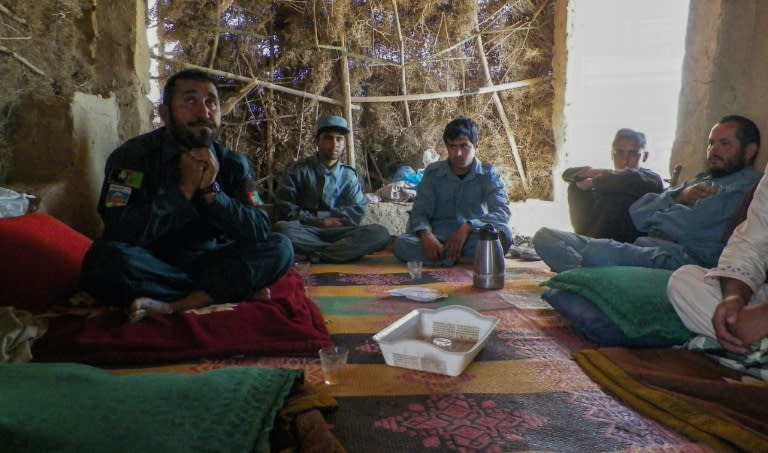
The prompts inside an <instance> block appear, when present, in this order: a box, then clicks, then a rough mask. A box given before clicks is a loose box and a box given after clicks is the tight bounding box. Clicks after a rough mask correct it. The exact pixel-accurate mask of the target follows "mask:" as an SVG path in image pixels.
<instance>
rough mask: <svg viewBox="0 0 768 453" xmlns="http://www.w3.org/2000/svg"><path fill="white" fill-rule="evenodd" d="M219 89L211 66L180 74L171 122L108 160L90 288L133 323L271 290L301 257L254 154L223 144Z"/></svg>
mask: <svg viewBox="0 0 768 453" xmlns="http://www.w3.org/2000/svg"><path fill="white" fill-rule="evenodd" d="M219 107H220V106H219V95H218V90H217V88H216V85H215V84H214V81H213V80H212V79H211V78H210V77H209V76H208V75H207V74H205V73H204V72H201V71H195V70H185V71H182V72H179V73H177V74H175V75H173V76H172V77H171V78H170V79H169V80H168V82H167V84H166V86H165V89H164V91H163V103H162V105H160V109H159V113H160V116H161V118H162V119H163V122H164V123H165V127H161V128H159V129H157V130H155V131H153V132H150V133H147V134H144V135H141V136H139V137H136V138H134V139H132V140H129V141H128V142H126V143H125V144H123V145H122V146H120V147H119V148H118V149H116V150H115V151H114V152H113V153H112V154H111V155H110V156H109V159H108V160H107V165H106V170H105V175H104V183H103V186H102V189H101V196H100V198H99V205H98V211H99V214H100V215H101V217H102V219H103V221H104V234H103V237H102V239H101V240H97V241H95V242H94V244H93V246H92V247H91V248H90V250H89V251H88V253H87V254H86V256H85V259H84V261H83V268H82V274H81V283H80V284H81V287H82V289H83V290H85V291H87V292H88V293H90V294H91V295H92V296H94V297H95V298H96V299H97V300H99V301H100V302H102V303H108V304H113V305H120V306H125V307H128V309H129V317H130V319H132V320H138V319H141V318H142V317H143V316H145V315H147V314H151V313H174V312H180V311H185V310H189V309H193V308H199V307H203V306H207V305H210V304H218V303H236V302H240V301H243V300H247V299H249V298H252V297H254V296H256V297H258V296H261V297H267V296H268V286H269V285H270V284H272V283H273V282H275V281H276V280H277V279H279V278H280V277H281V276H283V275H284V274H285V273H286V272H287V271H288V270H289V269H290V266H291V263H292V261H293V247H292V246H291V242H290V241H289V240H288V238H286V237H285V236H283V235H280V234H277V233H272V232H271V231H270V224H269V219H268V216H267V214H266V212H265V211H264V210H262V209H261V208H260V207H259V204H258V203H257V200H258V196H257V193H256V192H255V188H254V187H253V186H252V184H253V182H252V178H251V170H250V166H249V164H248V161H247V160H246V159H245V157H244V156H242V155H240V154H237V153H236V152H233V151H231V150H229V149H227V148H225V147H224V146H222V145H221V144H219V143H217V142H216V138H217V135H218V130H219V127H220V125H221V111H220V108H219Z"/></svg>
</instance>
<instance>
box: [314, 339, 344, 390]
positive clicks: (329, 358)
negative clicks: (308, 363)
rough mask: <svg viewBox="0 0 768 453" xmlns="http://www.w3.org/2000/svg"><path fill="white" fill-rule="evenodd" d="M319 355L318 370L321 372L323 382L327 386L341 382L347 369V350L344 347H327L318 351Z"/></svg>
mask: <svg viewBox="0 0 768 453" xmlns="http://www.w3.org/2000/svg"><path fill="white" fill-rule="evenodd" d="M319 354H320V368H321V369H322V370H323V382H325V383H326V384H328V385H334V384H338V383H339V382H341V378H342V376H343V374H344V371H345V370H346V369H347V356H348V355H349V350H348V349H347V348H345V347H344V346H329V347H327V348H322V349H320V351H319Z"/></svg>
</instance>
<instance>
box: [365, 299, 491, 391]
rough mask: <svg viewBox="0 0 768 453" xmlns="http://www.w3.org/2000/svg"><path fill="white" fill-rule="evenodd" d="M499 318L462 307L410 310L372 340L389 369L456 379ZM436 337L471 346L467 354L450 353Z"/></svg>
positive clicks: (451, 306) (484, 342)
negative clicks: (436, 343) (434, 341)
mask: <svg viewBox="0 0 768 453" xmlns="http://www.w3.org/2000/svg"><path fill="white" fill-rule="evenodd" d="M498 322H499V318H497V317H495V316H485V315H481V314H480V313H478V312H477V311H475V310H473V309H471V308H468V307H464V306H462V305H449V306H447V307H442V308H438V309H428V308H419V309H417V310H413V311H411V312H410V313H408V314H407V315H405V316H403V317H402V318H400V319H398V320H397V321H395V322H394V323H392V324H390V325H389V326H387V327H386V328H384V329H383V330H382V331H380V332H379V333H377V334H376V335H374V336H373V339H374V340H375V341H377V342H378V343H379V346H380V347H381V352H382V354H383V355H384V361H385V362H386V363H387V365H389V366H396V367H401V368H409V369H412V370H420V371H428V372H431V373H438V374H445V375H448V376H458V375H460V374H461V373H462V372H463V371H464V369H465V368H466V367H467V366H468V365H469V364H470V363H471V362H472V360H474V359H475V357H476V356H477V354H478V353H479V352H480V351H481V350H482V349H483V347H485V344H486V343H487V341H488V337H489V335H490V334H491V332H493V329H494V328H495V327H496V324H498ZM435 337H439V338H448V339H450V340H453V341H457V342H473V343H474V344H473V345H472V346H471V348H469V350H466V351H462V352H455V351H449V350H446V349H443V348H440V347H438V346H435V345H434V344H433V343H432V339H433V338H435Z"/></svg>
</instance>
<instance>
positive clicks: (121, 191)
mask: <svg viewBox="0 0 768 453" xmlns="http://www.w3.org/2000/svg"><path fill="white" fill-rule="evenodd" d="M132 190H133V189H131V188H130V187H128V186H123V185H120V184H115V183H112V184H110V185H109V187H108V188H107V195H106V197H105V198H104V206H106V207H107V208H116V207H120V206H125V205H127V204H128V199H130V198H131V191H132Z"/></svg>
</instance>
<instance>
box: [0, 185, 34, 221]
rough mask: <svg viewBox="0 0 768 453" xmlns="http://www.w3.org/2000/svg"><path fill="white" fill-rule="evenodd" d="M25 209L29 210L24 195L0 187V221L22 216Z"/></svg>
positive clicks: (27, 200)
mask: <svg viewBox="0 0 768 453" xmlns="http://www.w3.org/2000/svg"><path fill="white" fill-rule="evenodd" d="M27 209H29V199H27V197H26V194H21V193H18V192H16V191H14V190H11V189H6V188H3V187H0V219H4V218H7V217H18V216H21V215H24V214H26V213H27Z"/></svg>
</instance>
